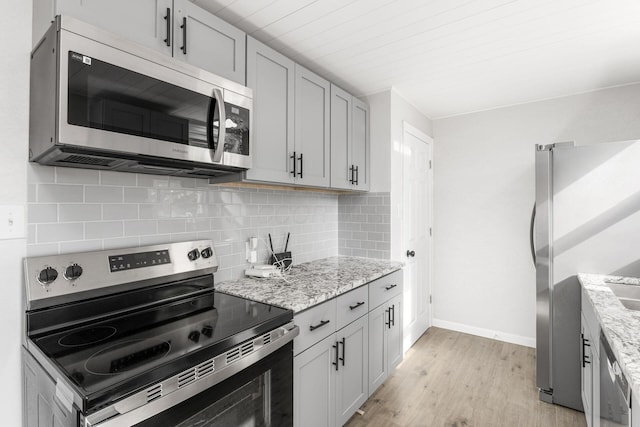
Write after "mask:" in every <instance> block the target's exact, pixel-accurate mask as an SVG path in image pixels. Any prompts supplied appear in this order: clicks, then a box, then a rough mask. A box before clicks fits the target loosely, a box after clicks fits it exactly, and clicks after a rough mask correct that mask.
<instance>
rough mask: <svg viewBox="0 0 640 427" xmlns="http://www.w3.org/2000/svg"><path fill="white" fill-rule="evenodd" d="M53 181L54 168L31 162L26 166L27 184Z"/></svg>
mask: <svg viewBox="0 0 640 427" xmlns="http://www.w3.org/2000/svg"><path fill="white" fill-rule="evenodd" d="M55 181H56V168H52V167H51V166H43V165H39V164H37V163H31V162H30V163H29V164H28V165H27V182H28V183H29V184H36V183H47V182H48V183H53V182H55Z"/></svg>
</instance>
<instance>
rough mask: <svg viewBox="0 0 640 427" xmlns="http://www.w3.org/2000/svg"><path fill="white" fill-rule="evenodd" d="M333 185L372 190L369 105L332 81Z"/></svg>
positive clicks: (340, 187)
mask: <svg viewBox="0 0 640 427" xmlns="http://www.w3.org/2000/svg"><path fill="white" fill-rule="evenodd" d="M331 188H339V189H343V190H358V191H368V190H369V107H368V105H367V104H365V103H364V102H362V101H360V100H359V99H357V98H355V97H353V96H351V94H349V93H348V92H345V91H344V90H342V89H340V88H339V87H337V86H335V85H331Z"/></svg>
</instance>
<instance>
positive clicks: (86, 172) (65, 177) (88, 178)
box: [55, 168, 100, 184]
mask: <svg viewBox="0 0 640 427" xmlns="http://www.w3.org/2000/svg"><path fill="white" fill-rule="evenodd" d="M55 170H56V182H57V183H58V184H98V183H99V182H100V172H99V171H97V170H91V169H78V168H55Z"/></svg>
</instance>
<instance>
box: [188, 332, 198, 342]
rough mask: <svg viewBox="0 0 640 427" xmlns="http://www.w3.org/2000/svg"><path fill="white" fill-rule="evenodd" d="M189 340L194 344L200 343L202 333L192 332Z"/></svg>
mask: <svg viewBox="0 0 640 427" xmlns="http://www.w3.org/2000/svg"><path fill="white" fill-rule="evenodd" d="M188 338H189V339H190V340H191V341H193V342H198V341H200V332H198V331H191V332H189V336H188Z"/></svg>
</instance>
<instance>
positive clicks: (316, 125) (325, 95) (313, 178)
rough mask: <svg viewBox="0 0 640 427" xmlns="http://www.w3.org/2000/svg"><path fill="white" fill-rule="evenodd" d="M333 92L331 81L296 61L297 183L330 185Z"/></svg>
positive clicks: (295, 167)
mask: <svg viewBox="0 0 640 427" xmlns="http://www.w3.org/2000/svg"><path fill="white" fill-rule="evenodd" d="M330 91H331V84H330V83H329V82H328V81H327V80H325V79H323V78H322V77H320V76H318V75H317V74H314V73H312V72H311V71H309V70H307V69H306V68H304V67H302V66H300V65H298V64H296V81H295V152H294V153H291V155H292V156H294V160H295V162H294V170H293V172H294V173H295V175H296V182H297V183H298V184H301V185H311V186H316V187H329V184H330V173H331V171H330V161H331V160H330V158H329V156H330V145H329V144H330V140H331V137H330V129H329V126H330V117H329V111H330V106H329V102H330Z"/></svg>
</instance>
